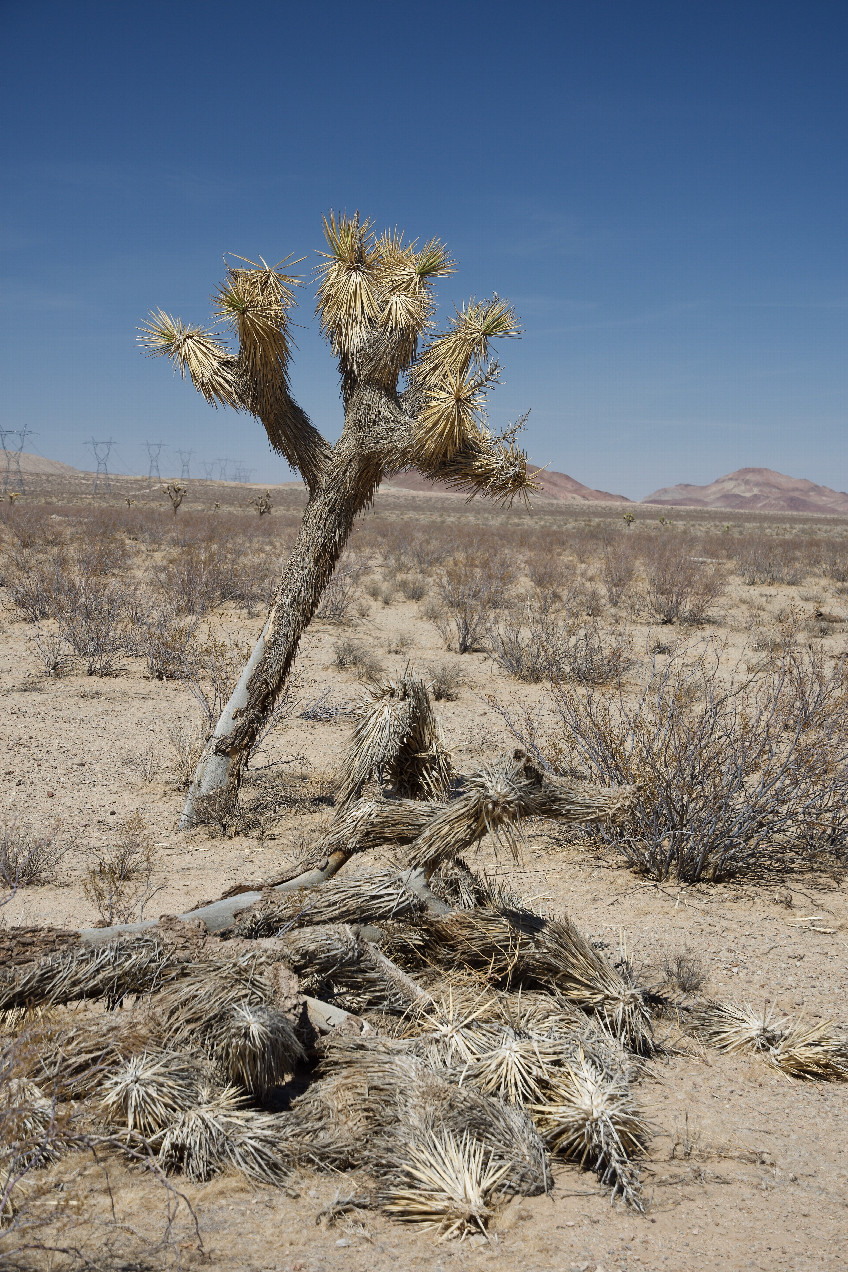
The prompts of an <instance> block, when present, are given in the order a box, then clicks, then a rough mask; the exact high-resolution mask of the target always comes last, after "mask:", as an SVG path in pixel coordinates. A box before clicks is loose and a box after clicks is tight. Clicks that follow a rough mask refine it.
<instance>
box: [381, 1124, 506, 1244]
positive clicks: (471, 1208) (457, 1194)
mask: <svg viewBox="0 0 848 1272" xmlns="http://www.w3.org/2000/svg"><path fill="white" fill-rule="evenodd" d="M508 1170H509V1168H508V1166H507V1165H506V1164H505V1163H496V1162H494V1161H493V1160H492V1153H491V1152H489V1153H486V1151H485V1148H484V1146H483V1145H482V1144H480V1143H476V1142H475V1141H474V1140H472V1139H471V1138H470V1137H469V1136H468V1135H467V1134H466V1135H463V1136H462V1137H461V1138H457V1136H455V1135H452V1134H451V1133H450V1132H449V1131H442V1132H437V1131H430V1132H429V1133H425V1134H424V1135H423V1136H421V1137H420V1138H418V1139H417V1140H416V1142H415V1144H414V1145H412V1146H410V1148H409V1149H408V1150H407V1154H406V1156H405V1159H403V1160H401V1161H400V1162H398V1165H397V1174H398V1176H399V1182H398V1183H397V1184H395V1185H394V1186H392V1187H390V1188H387V1189H385V1190H384V1191H383V1192H382V1193H381V1195H380V1203H381V1205H382V1208H383V1210H385V1212H386V1213H387V1214H389V1215H391V1216H392V1218H394V1219H400V1220H402V1221H404V1222H406V1223H423V1224H424V1225H426V1227H427V1228H431V1229H436V1230H438V1232H439V1235H440V1237H441V1238H442V1240H448V1239H449V1238H451V1237H459V1238H460V1240H461V1239H462V1238H464V1237H466V1236H469V1235H471V1234H473V1233H475V1232H478V1233H483V1234H484V1235H485V1232H486V1226H487V1224H488V1222H489V1220H490V1219H491V1218H492V1215H493V1214H494V1204H495V1202H496V1199H497V1196H498V1191H499V1188H500V1187H501V1185H502V1184H503V1182H504V1178H505V1176H506V1175H507V1173H508ZM400 1181H402V1182H400Z"/></svg>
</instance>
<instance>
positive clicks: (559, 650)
mask: <svg viewBox="0 0 848 1272" xmlns="http://www.w3.org/2000/svg"><path fill="white" fill-rule="evenodd" d="M569 631H570V629H569V628H567V627H565V626H563V624H562V623H561V622H560V621H559V620H558V619H557V618H556V617H554V616H552V615H551V614H550V613H549V611H548V610H547V609H546V608H543V607H540V606H539V605H538V604H536V605H534V604H533V603H532V602H530V601H528V602H527V603H526V604H525V605H524V606H523V607H522V608H520V609H519V608H513V609H510V610H508V611H507V612H506V614H505V615H504V616H503V617H502V618H501V619H500V621H499V622H498V623H496V624H494V625H492V626H491V627H490V628H489V630H488V632H487V635H486V647H487V648H488V651H489V653H490V654H491V655H492V658H493V659H494V660H495V662H496V663H497V665H498V666H499V667H500V668H501V670H502V671H505V672H507V674H508V675H510V676H514V677H515V679H516V680H523V681H525V682H528V683H531V684H533V683H536V682H538V681H540V680H547V679H549V678H550V677H551V676H557V675H561V674H562V672H563V670H564V664H565V651H566V646H567V642H568V637H569Z"/></svg>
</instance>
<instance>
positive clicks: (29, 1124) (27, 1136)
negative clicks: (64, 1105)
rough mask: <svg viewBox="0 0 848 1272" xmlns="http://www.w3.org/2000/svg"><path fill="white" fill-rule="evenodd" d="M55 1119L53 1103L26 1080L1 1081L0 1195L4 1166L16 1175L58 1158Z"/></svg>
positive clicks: (58, 1144) (56, 1117) (23, 1078)
mask: <svg viewBox="0 0 848 1272" xmlns="http://www.w3.org/2000/svg"><path fill="white" fill-rule="evenodd" d="M58 1118H59V1115H58V1112H57V1109H56V1105H55V1103H54V1101H52V1100H49V1099H48V1098H47V1096H46V1095H45V1094H44V1092H43V1090H42V1089H41V1087H40V1086H37V1085H36V1084H35V1083H34V1082H32V1081H31V1080H30V1079H29V1078H25V1077H18V1078H11V1077H10V1078H7V1079H6V1080H5V1081H0V1131H2V1135H0V1141H2V1150H0V1196H2V1190H3V1183H4V1182H5V1181H4V1179H3V1173H4V1172H3V1167H4V1165H5V1166H6V1168H7V1169H8V1170H10V1171H11V1172H12V1173H13V1174H16V1173H18V1172H22V1171H26V1170H29V1169H31V1168H32V1167H34V1166H46V1165H47V1164H48V1163H49V1162H51V1161H56V1159H57V1158H58V1157H60V1156H61V1152H62V1144H61V1136H60V1135H59V1134H58V1133H57V1132H58V1130H59V1127H58ZM4 1157H5V1158H6V1159H7V1160H6V1162H4V1161H3V1158H4Z"/></svg>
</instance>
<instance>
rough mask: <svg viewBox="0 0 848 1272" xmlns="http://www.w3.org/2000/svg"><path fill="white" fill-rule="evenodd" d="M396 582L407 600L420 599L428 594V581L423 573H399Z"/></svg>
mask: <svg viewBox="0 0 848 1272" xmlns="http://www.w3.org/2000/svg"><path fill="white" fill-rule="evenodd" d="M395 583H396V584H397V589H398V591H399V592H400V594H401V596H402V597H403V598H404V599H405V600H407V601H420V600H422V599H423V598H424V597H425V596H426V595H427V588H428V583H427V579H426V578H425V577H424V575H423V574H418V573H414V574H399V575H398V576H397V578H396V579H395Z"/></svg>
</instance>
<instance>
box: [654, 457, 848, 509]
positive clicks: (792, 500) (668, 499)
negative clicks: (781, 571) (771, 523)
mask: <svg viewBox="0 0 848 1272" xmlns="http://www.w3.org/2000/svg"><path fill="white" fill-rule="evenodd" d="M642 503H649V504H663V505H666V506H668V507H683V508H730V509H734V510H736V511H739V512H743V511H744V512H812V513H830V514H831V515H836V516H843V517H844V516H848V494H846V493H845V492H844V491H839V490H831V489H830V487H829V486H817V485H816V484H815V482H812V481H806V480H805V479H804V478H803V477H787V476H786V475H785V474H784V473H776V472H774V471H773V469H771V468H740V469H738V470H737V471H736V472H735V473H728V474H727V476H726V477H719V478H718V479H717V480H716V481H712V482H710V483H709V485H707V486H693V485H689V484H687V483H681V484H680V485H679V486H665V487H663V489H662V490H655V491H654V493H653V494H652V495H648V496H647V497H646V498H645V499H643V500H642Z"/></svg>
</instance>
